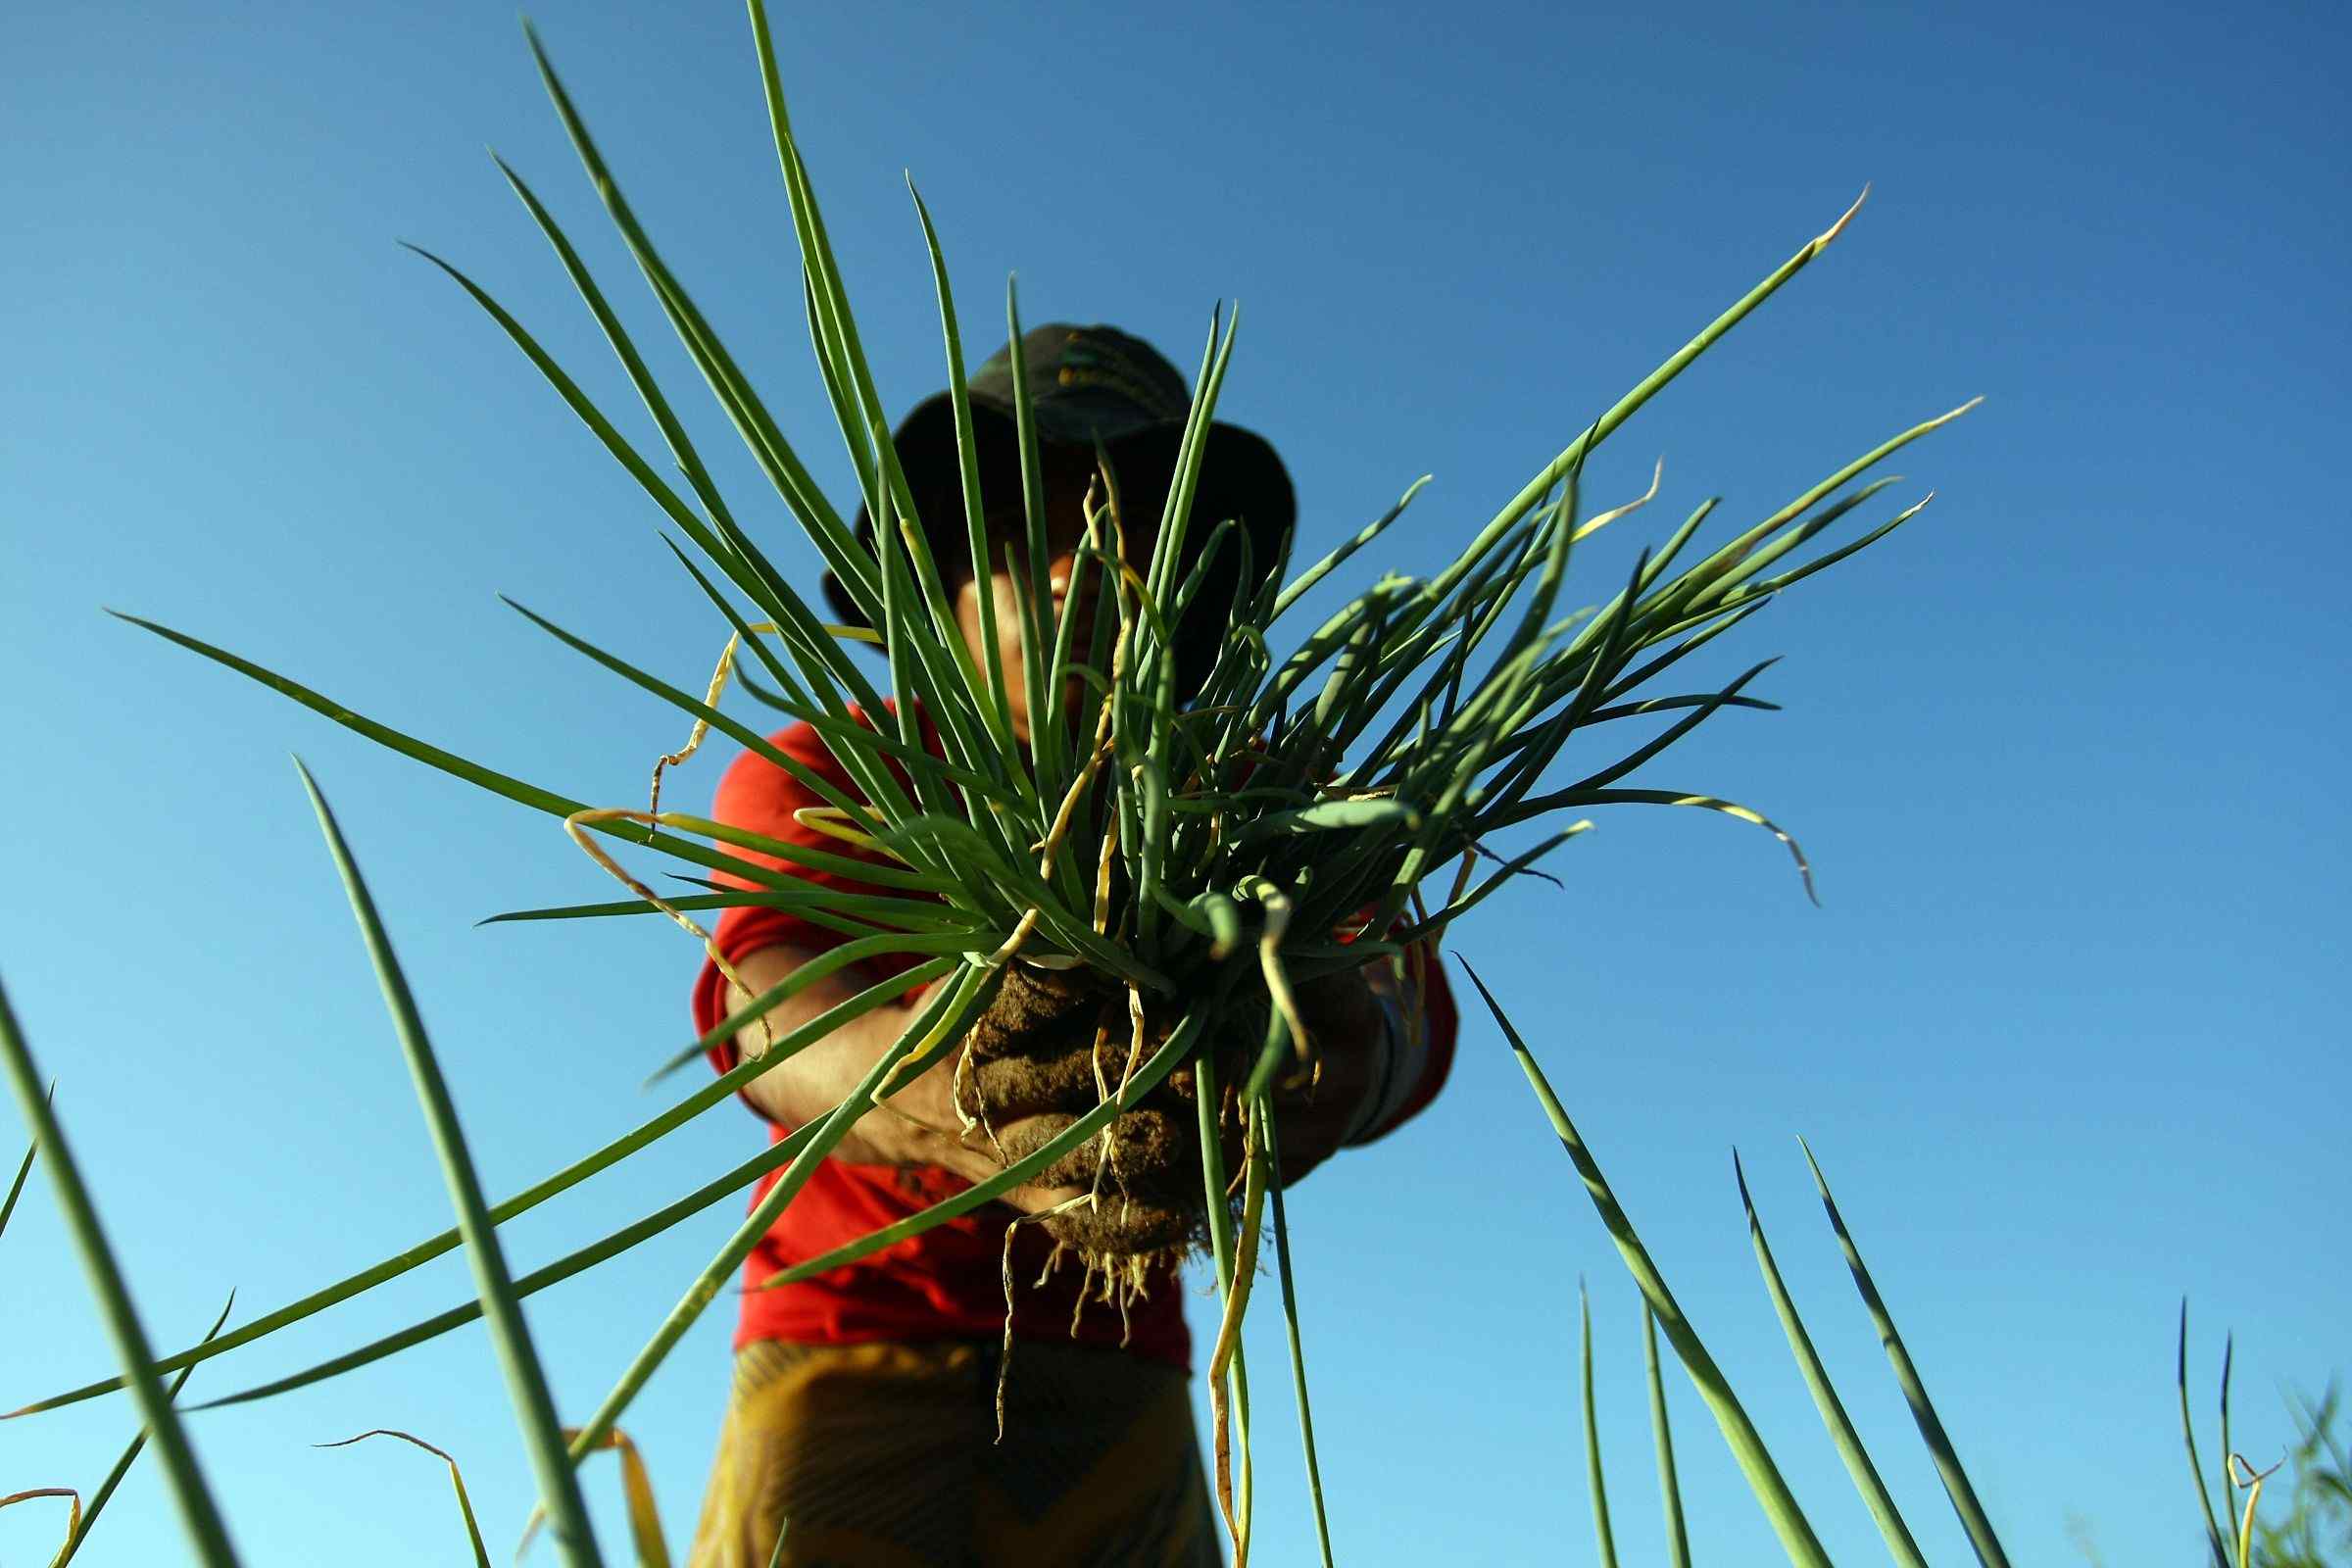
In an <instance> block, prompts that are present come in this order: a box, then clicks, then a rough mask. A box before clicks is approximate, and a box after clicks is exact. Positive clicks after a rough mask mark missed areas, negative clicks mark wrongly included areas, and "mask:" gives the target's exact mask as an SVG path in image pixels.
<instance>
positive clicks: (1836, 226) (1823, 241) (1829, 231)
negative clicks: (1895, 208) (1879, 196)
mask: <svg viewBox="0 0 2352 1568" xmlns="http://www.w3.org/2000/svg"><path fill="white" fill-rule="evenodd" d="M1868 200H1870V186H1869V185H1868V184H1867V183H1865V184H1864V185H1863V187H1862V194H1861V195H1859V196H1857V197H1855V198H1854V205H1853V206H1851V207H1848V208H1847V209H1846V210H1845V213H1844V216H1842V217H1841V218H1839V219H1838V221H1836V222H1835V223H1832V224H1831V225H1830V226H1829V227H1828V228H1826V229H1824V230H1823V231H1822V232H1821V233H1820V234H1819V235H1818V236H1817V237H1816V238H1815V239H1814V241H1813V244H1812V247H1811V249H1812V252H1813V254H1814V255H1816V256H1819V255H1820V254H1821V253H1822V252H1823V251H1825V250H1827V249H1828V248H1829V244H1830V241H1832V240H1834V239H1836V238H1837V237H1838V235H1840V234H1842V233H1844V232H1845V225H1846V224H1848V223H1850V222H1852V221H1854V215H1855V214H1856V213H1858V212H1860V211H1861V210H1862V204H1863V203H1864V202H1866V201H1868Z"/></svg>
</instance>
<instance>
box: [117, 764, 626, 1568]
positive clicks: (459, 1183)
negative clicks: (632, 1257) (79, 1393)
mask: <svg viewBox="0 0 2352 1568" xmlns="http://www.w3.org/2000/svg"><path fill="white" fill-rule="evenodd" d="M294 765H295V767H296V769H297V770H298V771H299V772H300V773H301V775H302V785H303V788H304V789H305V790H306V791H308V792H309V794H310V797H311V808H312V809H313V810H315V811H317V812H318V813H319V828H320V830H321V831H323V832H324V833H325V835H326V843H327V849H328V851H329V853H331V854H332V855H333V857H334V860H335V869H336V871H337V872H338V873H340V874H341V876H342V878H343V889H344V892H345V893H347V894H348V895H349V896H350V898H351V908H352V913H353V914H354V916H356V917H357V918H358V920H359V923H360V929H361V932H362V934H363V935H364V936H365V938H366V939H367V943H368V957H369V959H370V960H371V961H372V962H373V963H374V966H375V976H376V981H377V984H378V985H380V986H381V987H382V989H383V993H384V1003H385V1005H386V1006H387V1007H388V1008H389V1009H390V1011H391V1014H392V1026H393V1030H394V1032H395V1033H396V1034H397V1035H398V1036H399V1037H400V1046H401V1054H403V1055H405V1056H406V1057H407V1058H408V1063H409V1074H410V1076H411V1077H412V1078H413V1079H415V1081H416V1086H417V1100H418V1101H419V1102H420V1103H422V1104H423V1107H424V1116H425V1121H426V1124H427V1125H428V1126H429V1127H430V1128H431V1130H432V1135H433V1147H434V1151H435V1152H437V1153H438V1154H439V1155H440V1160H441V1174H442V1178H443V1180H444V1181H445V1182H446V1183H447V1184H448V1187H449V1196H450V1201H451V1202H452V1203H453V1204H454V1205H455V1207H456V1208H457V1211H458V1230H459V1231H460V1233H461V1234H463V1235H464V1237H465V1239H466V1260H467V1261H468V1262H469V1263H470V1264H471V1265H472V1272H473V1283H474V1291H475V1293H476V1294H477V1295H478V1296H480V1297H481V1299H482V1305H483V1308H484V1310H485V1312H486V1315H487V1316H488V1318H489V1320H490V1333H491V1339H492V1342H493V1343H494V1344H495V1345H496V1346H497V1348H498V1358H499V1360H500V1362H501V1363H502V1365H503V1366H504V1367H505V1369H506V1375H507V1389H508V1393H509V1396H510V1397H512V1399H513V1401H514V1404H515V1420H516V1422H517V1424H518V1425H519V1426H520V1427H521V1429H522V1438H523V1443H524V1445H525V1446H526V1447H527V1448H528V1449H529V1451H530V1455H531V1467H532V1469H533V1470H534V1471H535V1472H536V1474H537V1476H538V1480H539V1492H540V1495H541V1497H542V1498H543V1499H544V1501H545V1502H546V1505H547V1510H548V1514H549V1516H550V1517H551V1518H553V1519H554V1521H555V1534H556V1542H557V1546H558V1549H560V1550H561V1551H562V1552H563V1553H564V1559H565V1560H566V1561H568V1562H572V1563H577V1564H582V1565H586V1568H595V1565H596V1564H599V1563H601V1562H602V1560H603V1559H602V1558H601V1556H600V1555H599V1554H598V1552H597V1548H596V1537H595V1534H594V1532H593V1531H591V1530H590V1528H589V1525H588V1509H587V1505H586V1504H585V1503H584V1502H583V1501H582V1499H581V1497H580V1486H579V1479H578V1477H577V1476H575V1475H574V1474H573V1473H572V1469H571V1466H570V1465H569V1464H568V1463H567V1462H565V1459H564V1435H563V1428H562V1426H561V1424H560V1423H559V1422H558V1421H557V1420H556V1407H555V1400H554V1399H553V1398H552V1397H550V1396H549V1394H548V1390H547V1379H546V1375H545V1374H544V1373H543V1372H542V1370H541V1368H540V1365H539V1357H538V1354H537V1352H536V1351H534V1350H533V1349H532V1348H531V1336H530V1329H529V1327H528V1326H527V1325H526V1324H525V1323H524V1322H523V1319H522V1306H521V1303H520V1302H519V1301H518V1300H517V1299H515V1286H514V1281H513V1279H512V1278H511V1277H510V1276H509V1274H508V1273H507V1264H506V1255H505V1252H504V1250H502V1249H501V1248H500V1246H499V1241H498V1231H497V1229H496V1227H495V1226H494V1224H493V1222H492V1221H491V1218H490V1205H489V1203H488V1202H487V1201H484V1199H483V1197H482V1188H481V1182H480V1180H479V1179H478V1178H477V1177H476V1176H475V1174H474V1169H473V1155H472V1154H471V1153H470V1152H468V1151H467V1149H466V1135H465V1133H464V1132H463V1131H461V1130H460V1128H459V1126H458V1111H457V1106H456V1104H455V1103H453V1102H452V1101H451V1099H450V1094H449V1085H448V1084H447V1082H445V1081H444V1080H443V1078H442V1076H441V1067H440V1064H439V1062H437V1061H436V1060H435V1059H434V1056H433V1048H432V1043H431V1042H430V1041H429V1040H428V1039H427V1038H426V1037H425V1032H424V1020H423V1019H422V1017H420V1016H419V1015H418V1013H417V1001H416V998H415V997H414V996H412V995H411V994H410V991H409V982H408V978H407V976H405V975H404V974H403V973H402V972H401V968H400V960H399V959H398V958H397V957H396V956H394V955H393V952H392V942H391V938H390V937H389V936H388V935H386V934H385V931H384V924H383V921H382V919H381V918H380V917H379V916H378V914H377V913H376V907H375V900H374V899H373V897H372V896H370V895H369V893H368V884H367V881H366V879H365V878H363V877H362V876H361V874H360V868H359V865H358V863H357V862H356V861H355V860H353V858H352V856H351V847H350V846H349V845H348V844H347V843H346V842H345V841H344V838H343V830H342V828H341V827H339V826H338V825H337V824H336V821H335V814H334V811H333V810H332V809H330V808H329V807H328V806H327V804H326V797H325V796H323V795H321V794H320V793H319V785H318V782H317V781H316V780H315V779H313V778H312V777H311V773H310V769H308V768H306V767H303V766H302V764H301V763H300V762H299V761H297V762H296V763H295V764H294ZM150 1376H152V1374H150Z"/></svg>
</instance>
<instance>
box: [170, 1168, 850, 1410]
mask: <svg viewBox="0 0 2352 1568" xmlns="http://www.w3.org/2000/svg"><path fill="white" fill-rule="evenodd" d="M814 1136H815V1124H814V1123H810V1124H809V1126H807V1127H802V1128H798V1129H796V1130H795V1131H794V1132H793V1133H792V1134H791V1136H789V1137H786V1138H781V1139H778V1140H777V1141H776V1142H775V1143H773V1144H770V1145H769V1146H768V1147H767V1148H766V1149H764V1150H762V1151H761V1152H760V1153H758V1154H755V1155H754V1156H753V1157H751V1158H750V1159H747V1160H745V1161H744V1162H743V1163H742V1164H740V1165H737V1166H736V1167H735V1168H734V1169H733V1170H730V1171H728V1172H727V1173H726V1174H725V1175H724V1176H721V1177H719V1178H718V1179H717V1180H716V1181H713V1182H708V1183H705V1184H704V1185H703V1186H701V1187H698V1188H696V1189H695V1190H694V1191H693V1192H691V1193H689V1194H687V1195H686V1196H685V1197H684V1198H681V1199H679V1200H678V1201H676V1202H674V1203H670V1204H667V1205H666V1206H664V1207H662V1208H659V1209H656V1210H655V1211H654V1212H653V1213H651V1214H648V1215H647V1216H646V1217H645V1218H643V1219H641V1220H639V1221H637V1222H636V1223H635V1224H634V1225H624V1226H623V1227H621V1228H620V1229H619V1230H617V1231H614V1232H613V1234H612V1235H610V1236H608V1237H606V1238H605V1239H604V1240H602V1241H600V1242H593V1243H591V1244H589V1245H588V1246H586V1247H583V1248H581V1249H579V1250H577V1251H574V1252H567V1253H565V1254H564V1256H563V1257H560V1258H558V1259H556V1261H554V1262H553V1263H550V1264H547V1265H546V1266H545V1267H543V1268H536V1269H533V1270H532V1271H531V1272H530V1273H528V1274H525V1275H523V1276H522V1277H520V1278H519V1279H517V1280H515V1296H516V1297H518V1298H519V1297H525V1296H535V1295H537V1294H538V1293H539V1292H541V1291H544V1290H546V1289H547V1288H548V1287H549V1286H551V1285H560V1284H562V1283H563V1282H564V1281H565V1280H567V1279H569V1278H571V1277H572V1276H573V1275H574V1274H578V1273H582V1272H584V1271H586V1270H588V1269H591V1268H594V1267H595V1266H596V1265H597V1264H599V1263H602V1262H603V1261H605V1259H607V1258H609V1257H616V1256H618V1255H619V1254H620V1253H622V1252H625V1251H627V1250H629V1249H630V1248H632V1247H635V1246H636V1245H637V1244H638V1243H639V1242H642V1241H646V1240H648V1239H650V1238H652V1237H655V1236H659V1235H661V1234H662V1232H663V1231H665V1230H667V1229H669V1228H670V1227H671V1226H672V1225H675V1224H677V1223H678V1222H679V1221H680V1220H683V1219H687V1218H689V1217H691V1216H692V1215H695V1214H699V1213H701V1212H702V1211H703V1210H704V1209H706V1208H709V1207H710V1206H711V1204H713V1203H715V1202H717V1201H720V1200H721V1199H724V1198H731V1197H733V1196H734V1195H735V1194H737V1193H740V1192H742V1191H743V1190H744V1189H745V1188H747V1187H749V1186H751V1184H752V1183H754V1182H756V1181H758V1180H759V1179H760V1177H762V1176H764V1175H766V1174H767V1173H768V1172H769V1171H771V1170H774V1169H775V1168H776V1167H777V1166H779V1165H783V1164H786V1163H788V1162H789V1161H791V1160H792V1159H793V1157H794V1156H796V1155H797V1154H799V1153H800V1152H801V1150H802V1149H804V1148H805V1147H807V1145H808V1143H809V1140H810V1139H811V1138H813V1137H814ZM492 1213H493V1214H494V1215H495V1213H496V1210H493V1211H492ZM481 1315H482V1303H481V1300H480V1299H479V1298H476V1299H472V1300H468V1301H464V1302H461V1303H460V1304H458V1305H456V1306H453V1307H451V1308H450V1309H449V1310H448V1311H446V1312H441V1313H437V1314H435V1315H434V1316H432V1317H428V1318H426V1319H424V1320H423V1321H422V1322H420V1323H412V1324H410V1325H409V1326H408V1327H407V1328H405V1329H402V1330H400V1331H398V1332H397V1333H393V1334H387V1335H385V1336H384V1337H383V1338H382V1339H379V1340H373V1341H370V1342H369V1343H368V1344H366V1345H363V1346H361V1347H360V1348H358V1349H356V1350H346V1351H345V1352H344V1353H343V1354H341V1355H338V1356H335V1357H333V1358H331V1359H329V1360H325V1361H321V1362H319V1364H318V1365H316V1366H312V1367H307V1368H305V1369H304V1370H302V1371H300V1372H295V1373H290V1374H289V1375H287V1376H285V1377H282V1378H278V1379H275V1380H274V1381H272V1382H269V1383H265V1384H262V1385H261V1386H260V1387H258V1388H251V1389H245V1390H241V1391H240V1392H238V1393H236V1394H231V1395H226V1396H223V1397H221V1398H218V1399H214V1400H211V1401H210V1402H208V1403H205V1404H200V1405H198V1406H197V1407H196V1408H198V1409H200V1410H210V1409H214V1408H216V1407H217V1406H220V1405H226V1404H246V1403H249V1402H251V1401H252V1400H255V1399H267V1398H269V1397H271V1396H273V1395H279V1394H286V1393H290V1392H292V1391H293V1390H295V1389H300V1388H307V1387H308V1386H309V1385H311V1384H313V1383H322V1382H324V1381H325V1380H326V1379H328V1378H332V1377H340V1376H342V1375H343V1374H344V1373H346V1372H350V1371H355V1370H357V1369H358V1368H360V1367H364V1366H366V1365H368V1363H369V1362H371V1361H380V1360H382V1359H383V1358H384V1357H385V1356H387V1355H391V1354H392V1353H394V1352H395V1351H398V1350H405V1349H407V1348H409V1347H411V1346H413V1345H422V1344H423V1343H424V1342H425V1341H427V1340H432V1339H438V1338H440V1337H441V1336H442V1335H444V1334H447V1333H449V1332H450V1331H451V1330H453V1329H460V1328H464V1327H465V1326H466V1324H468V1323H471V1322H472V1321H473V1320H474V1319H476V1318H478V1317H480V1316H481Z"/></svg>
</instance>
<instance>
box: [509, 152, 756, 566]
mask: <svg viewBox="0 0 2352 1568" xmlns="http://www.w3.org/2000/svg"><path fill="white" fill-rule="evenodd" d="M490 161H491V162H492V163H494V164H496V165H497V166H498V172H500V173H501V174H503V175H505V176H506V180H507V185H508V187H509V188H510V189H512V190H513V191H514V192H515V196H516V197H518V198H520V200H521V202H522V205H523V207H524V209H525V210H527V211H528V212H529V213H530V215H531V220H532V221H533V222H536V223H537V224H538V225H539V232H540V233H542V234H544V235H546V236H547V242H548V244H549V245H551V246H553V247H554V248H555V252H556V259H557V260H558V261H560V262H562V263H563V264H564V273H565V274H566V275H567V276H569V277H570V279H571V282H572V286H573V287H574V288H576V289H577V290H578V291H579V294H580V298H581V299H582V300H583V301H585V302H586V304H587V306H588V311H589V314H590V315H592V316H594V317H595V318H596V324H597V325H598V326H599V327H601V328H603V330H604V334H605V341H606V342H608V343H610V344H612V345H613V354H614V355H616V356H617V357H618V358H619V360H620V364H621V368H623V369H624V370H626V371H627V372H628V377H629V384H630V385H631V386H633V387H635V388H636V389H637V395H638V397H639V398H640V399H642V400H643V401H644V403H645V409H646V412H647V413H648V414H651V415H652V416H653V417H654V423H655V424H656V425H657V426H659V427H660V429H661V431H662V441H663V443H664V444H666V445H667V446H668V448H669V451H670V456H671V457H673V458H675V459H676V460H677V464H678V467H679V469H680V471H682V472H683V473H684V474H685V475H686V482H687V484H688V485H689V486H691V487H692V489H693V490H694V494H695V498H696V499H697V500H699V501H701V502H702V504H703V507H704V509H705V510H706V511H708V512H709V513H710V514H711V519H712V520H713V521H715V522H717V523H718V524H719V525H720V526H721V527H723V528H728V529H732V528H733V526H734V519H733V518H732V517H731V516H730V515H728V513H727V504H726V502H725V500H724V499H723V498H722V497H721V496H720V495H719V492H718V486H717V485H716V484H714V483H712V482H711V474H710V471H709V470H708V469H707V468H705V467H704V466H703V460H702V457H701V455H700V454H699V453H697V452H696V451H695V449H694V442H693V441H692V440H691V439H689V438H688V436H687V434H686V427H685V426H684V425H682V424H680V423H679V422H678V418H677V416H676V415H674V414H672V413H671V412H670V408H669V400H668V399H667V398H665V397H663V396H662V387H661V383H659V382H657V381H656V380H655V379H654V374H653V372H652V371H651V370H649V369H647V368H646V365H645V360H644V358H643V357H642V356H641V355H639V354H638V352H637V345H636V344H635V343H634V342H633V341H631V339H630V337H629V334H628V330H627V328H625V327H623V326H622V325H621V324H620V318H618V317H617V316H615V315H613V308H612V306H611V305H609V304H607V303H606V301H605V294H604V290H602V289H600V288H598V287H597V285H596V279H595V277H594V276H592V275H591V274H590V273H589V270H588V268H587V264H586V263H584V262H582V261H581V260H580V256H579V252H577V251H576V250H574V249H573V248H572V244H571V240H570V238H569V236H567V235H566V234H565V233H564V228H563V225H562V224H560V223H558V222H557V221H556V219H555V215H554V214H553V213H550V212H549V211H548V210H547V208H546V207H545V206H544V205H542V204H541V202H540V200H539V198H538V197H537V196H536V195H535V194H533V193H532V190H531V187H530V186H529V185H527V184H525V183H523V178H522V176H521V175H520V174H518V173H516V172H515V171H514V170H513V169H512V168H511V167H509V166H508V164H507V161H506V160H505V159H503V158H501V157H499V156H498V155H497V154H496V153H492V154H491V155H490Z"/></svg>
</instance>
